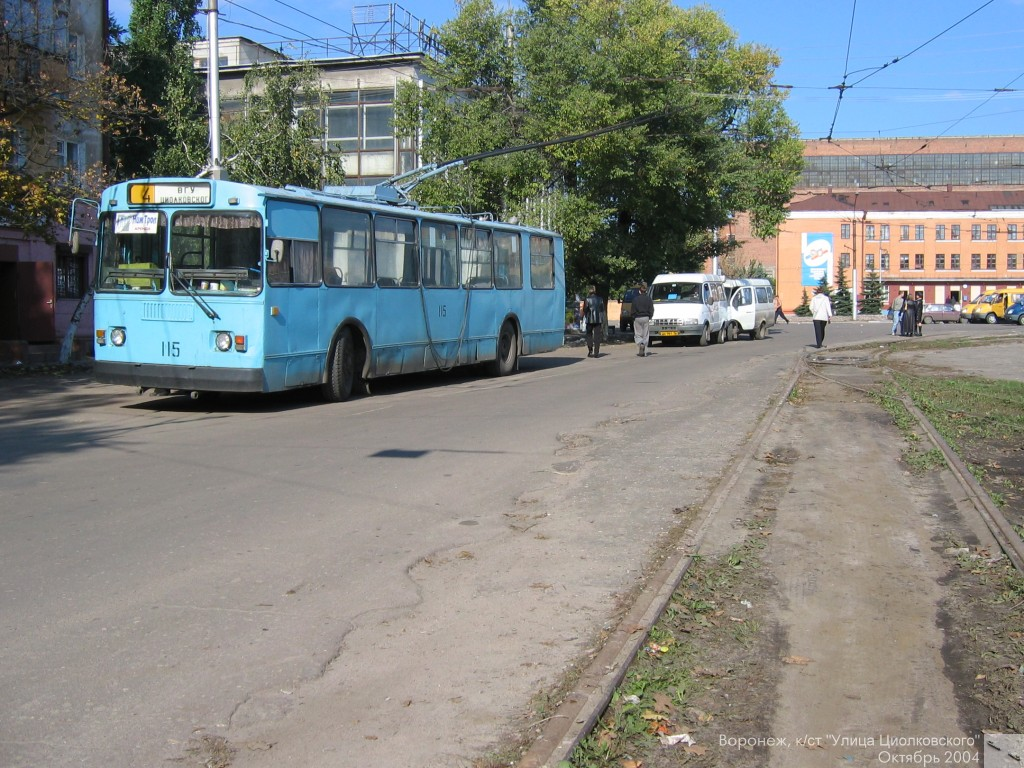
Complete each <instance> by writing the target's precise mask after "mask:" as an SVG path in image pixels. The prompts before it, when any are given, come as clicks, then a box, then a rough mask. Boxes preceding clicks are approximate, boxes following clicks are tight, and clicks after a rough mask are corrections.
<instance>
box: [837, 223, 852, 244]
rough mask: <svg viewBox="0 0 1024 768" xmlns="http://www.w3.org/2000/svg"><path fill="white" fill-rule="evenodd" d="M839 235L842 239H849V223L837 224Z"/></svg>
mask: <svg viewBox="0 0 1024 768" xmlns="http://www.w3.org/2000/svg"><path fill="white" fill-rule="evenodd" d="M839 237H841V238H842V239H843V240H849V239H850V225H849V224H840V225H839Z"/></svg>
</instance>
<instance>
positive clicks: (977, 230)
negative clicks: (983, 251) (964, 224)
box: [971, 224, 981, 240]
mask: <svg viewBox="0 0 1024 768" xmlns="http://www.w3.org/2000/svg"><path fill="white" fill-rule="evenodd" d="M971 240H981V224H971Z"/></svg>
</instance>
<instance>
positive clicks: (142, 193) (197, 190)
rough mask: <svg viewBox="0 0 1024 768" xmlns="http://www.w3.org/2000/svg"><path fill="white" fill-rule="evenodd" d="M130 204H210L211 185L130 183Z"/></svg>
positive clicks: (203, 183) (199, 183)
mask: <svg viewBox="0 0 1024 768" xmlns="http://www.w3.org/2000/svg"><path fill="white" fill-rule="evenodd" d="M128 203H129V204H130V205H209V204H210V185H209V184H208V183H206V182H197V183H195V184H130V185H129V186H128Z"/></svg>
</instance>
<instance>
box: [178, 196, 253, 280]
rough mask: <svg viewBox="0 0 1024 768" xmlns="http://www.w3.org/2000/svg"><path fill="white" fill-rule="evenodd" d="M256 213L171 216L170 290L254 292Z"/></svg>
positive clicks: (192, 213) (190, 213) (181, 214)
mask: <svg viewBox="0 0 1024 768" xmlns="http://www.w3.org/2000/svg"><path fill="white" fill-rule="evenodd" d="M262 226H263V220H262V218H261V217H260V215H259V214H258V213H206V212H202V213H194V212H189V213H178V214H175V215H174V218H172V219H171V269H173V270H174V275H175V278H176V280H174V281H171V290H173V291H175V292H179V291H182V290H184V289H183V287H182V283H181V282H177V280H180V281H182V282H184V284H185V285H186V286H188V287H189V288H191V289H194V290H200V291H205V290H210V291H240V292H242V293H249V294H251V293H257V292H259V290H260V288H261V287H262V277H261V273H260V234H261V230H262Z"/></svg>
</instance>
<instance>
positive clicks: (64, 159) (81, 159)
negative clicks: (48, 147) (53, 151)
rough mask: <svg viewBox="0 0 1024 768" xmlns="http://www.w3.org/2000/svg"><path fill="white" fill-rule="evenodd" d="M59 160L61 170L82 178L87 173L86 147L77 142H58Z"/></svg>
mask: <svg viewBox="0 0 1024 768" xmlns="http://www.w3.org/2000/svg"><path fill="white" fill-rule="evenodd" d="M57 158H58V161H59V163H60V166H61V168H67V169H69V170H70V171H71V172H72V173H73V174H75V175H77V176H81V175H82V174H83V173H85V145H84V144H79V143H78V142H76V141H58V142H57Z"/></svg>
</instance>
